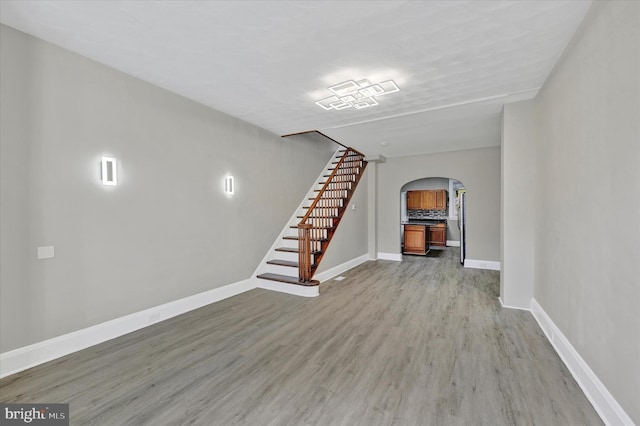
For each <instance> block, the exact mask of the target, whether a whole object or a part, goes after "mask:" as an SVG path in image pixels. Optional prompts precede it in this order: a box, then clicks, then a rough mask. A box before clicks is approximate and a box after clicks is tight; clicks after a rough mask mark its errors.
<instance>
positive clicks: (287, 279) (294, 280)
mask: <svg viewBox="0 0 640 426" xmlns="http://www.w3.org/2000/svg"><path fill="white" fill-rule="evenodd" d="M258 278H261V279H263V280H271V281H278V282H281V283H287V284H295V285H304V286H314V285H318V284H320V281H317V280H311V281H308V282H304V281H300V279H299V278H298V277H291V276H289V275H280V274H271V273H267V274H260V275H258Z"/></svg>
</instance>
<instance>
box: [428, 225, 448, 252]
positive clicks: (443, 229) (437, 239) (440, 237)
mask: <svg viewBox="0 0 640 426" xmlns="http://www.w3.org/2000/svg"><path fill="white" fill-rule="evenodd" d="M429 232H430V238H429V240H430V241H431V245H432V246H446V245H447V225H445V224H444V223H439V224H437V225H434V226H432V227H431V229H430V231H429Z"/></svg>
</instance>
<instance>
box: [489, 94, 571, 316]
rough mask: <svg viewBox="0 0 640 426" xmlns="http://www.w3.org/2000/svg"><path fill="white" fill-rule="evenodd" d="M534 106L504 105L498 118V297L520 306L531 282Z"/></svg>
mask: <svg viewBox="0 0 640 426" xmlns="http://www.w3.org/2000/svg"><path fill="white" fill-rule="evenodd" d="M534 107H535V105H534V101H533V100H528V101H522V102H516V103H512V104H506V105H505V106H504V111H503V117H502V145H501V148H502V156H501V161H502V166H501V167H502V192H501V204H502V214H501V221H502V222H501V225H502V232H501V235H502V239H501V250H500V257H501V261H500V267H501V274H500V298H501V299H502V303H504V304H505V305H506V306H511V307H515V308H522V309H529V308H530V307H531V298H532V297H533V282H534V251H535V231H534V225H535V211H536V203H535V196H536V191H535V164H536V161H535V152H536V148H535V140H536V128H535V110H534ZM560 186H561V185H560Z"/></svg>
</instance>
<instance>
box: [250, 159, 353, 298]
mask: <svg viewBox="0 0 640 426" xmlns="http://www.w3.org/2000/svg"><path fill="white" fill-rule="evenodd" d="M341 149H343V148H338V149H337V150H336V151H335V152H334V154H333V155H332V156H331V158H330V159H329V161H328V162H327V164H326V166H325V167H324V168H323V169H322V171H320V174H319V175H318V177H317V178H316V180H315V183H314V184H313V185H312V186H311V188H309V191H308V192H307V194H306V195H305V196H304V198H303V199H302V202H300V205H298V208H297V209H296V210H295V211H294V212H293V215H292V216H291V218H289V221H288V222H287V223H286V224H285V226H284V228H283V229H282V231H281V232H280V234H279V235H278V236H277V237H276V240H275V241H274V242H273V244H272V245H271V248H269V250H268V251H267V253H266V254H265V256H264V258H263V259H262V260H261V261H260V263H259V265H258V268H257V269H256V270H255V272H254V273H253V275H252V279H254V280H255V281H256V287H258V288H264V289H267V290H274V291H280V292H283V293H289V294H295V295H298V296H306V297H315V296H319V295H320V292H319V287H320V286H317V285H315V286H299V285H291V284H286V283H278V282H274V281H268V280H261V279H259V278H256V277H257V276H258V275H260V274H265V273H273V274H281V275H290V276H294V277H297V276H298V268H294V267H289V266H281V265H271V264H268V263H267V261H269V260H271V259H280V260H290V261H293V262H297V261H298V254H297V253H287V252H282V251H276V249H277V248H279V247H291V248H297V247H298V240H297V239H296V240H285V239H284V237H287V236H294V237H296V238H297V236H298V230H297V229H296V228H291V226H295V225H297V224H298V223H299V222H300V218H299V217H298V216H302V215H304V214H306V212H307V209H305V208H304V207H305V206H309V205H310V204H311V201H310V200H309V198H315V197H316V196H317V194H318V193H317V192H316V191H315V190H317V189H321V188H322V185H321V184H320V182H323V181H324V180H325V179H326V178H325V177H323V176H324V175H325V174H326V173H327V170H329V169H330V168H332V167H333V166H335V164H333V162H334V161H336V156H339V155H340V150H341Z"/></svg>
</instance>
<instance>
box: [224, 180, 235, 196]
mask: <svg viewBox="0 0 640 426" xmlns="http://www.w3.org/2000/svg"><path fill="white" fill-rule="evenodd" d="M235 189H236V188H235V184H234V182H233V176H226V177H225V178H224V193H225V194H228V195H233V193H234V192H235Z"/></svg>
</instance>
